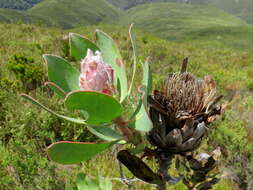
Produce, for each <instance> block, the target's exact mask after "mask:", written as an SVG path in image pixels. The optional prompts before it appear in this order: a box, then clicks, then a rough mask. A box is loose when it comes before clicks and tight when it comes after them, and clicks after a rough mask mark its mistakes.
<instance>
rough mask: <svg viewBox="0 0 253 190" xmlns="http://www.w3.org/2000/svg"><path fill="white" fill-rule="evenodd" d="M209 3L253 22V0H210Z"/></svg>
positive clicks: (250, 22)
mask: <svg viewBox="0 0 253 190" xmlns="http://www.w3.org/2000/svg"><path fill="white" fill-rule="evenodd" d="M208 3H210V4H211V5H214V6H216V7H218V8H221V9H223V10H225V11H227V12H229V13H231V14H233V15H236V16H238V17H240V18H241V19H243V20H245V21H247V22H248V23H249V24H253V1H252V0H209V1H208Z"/></svg>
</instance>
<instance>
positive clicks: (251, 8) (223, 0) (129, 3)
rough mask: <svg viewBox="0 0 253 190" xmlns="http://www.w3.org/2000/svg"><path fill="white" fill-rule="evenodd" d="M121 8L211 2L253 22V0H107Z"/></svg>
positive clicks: (210, 3)
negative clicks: (156, 4) (141, 5)
mask: <svg viewBox="0 0 253 190" xmlns="http://www.w3.org/2000/svg"><path fill="white" fill-rule="evenodd" d="M107 1H108V2H110V3H111V4H113V5H114V6H116V7H119V8H121V9H130V8H132V7H134V6H137V5H140V4H145V3H157V2H177V3H187V4H209V5H213V6H215V7H217V8H220V9H223V10H225V11H226V12H228V13H231V14H233V15H235V16H238V17H240V18H242V19H243V20H245V21H247V22H248V23H250V24H253V0H107Z"/></svg>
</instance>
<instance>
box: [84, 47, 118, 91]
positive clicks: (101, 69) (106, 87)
mask: <svg viewBox="0 0 253 190" xmlns="http://www.w3.org/2000/svg"><path fill="white" fill-rule="evenodd" d="M113 80H114V71H113V69H112V67H111V66H110V65H108V64H106V63H104V61H103V59H102V56H101V54H100V52H99V51H96V52H95V54H94V53H93V52H92V51H91V50H90V49H88V51H87V56H86V57H85V58H84V59H83V60H82V62H81V75H80V77H79V86H80V89H81V90H90V91H97V92H102V93H105V94H108V95H112V94H113V92H114V88H113Z"/></svg>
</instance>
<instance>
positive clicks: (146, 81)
mask: <svg viewBox="0 0 253 190" xmlns="http://www.w3.org/2000/svg"><path fill="white" fill-rule="evenodd" d="M142 68H143V79H142V85H143V86H145V87H146V99H147V95H148V94H150V93H151V92H152V75H151V72H150V69H149V62H148V61H145V62H144V63H142ZM145 103H147V102H145Z"/></svg>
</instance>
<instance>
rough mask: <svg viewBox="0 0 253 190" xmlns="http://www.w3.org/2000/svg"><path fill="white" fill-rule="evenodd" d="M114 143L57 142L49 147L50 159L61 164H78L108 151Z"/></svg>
mask: <svg viewBox="0 0 253 190" xmlns="http://www.w3.org/2000/svg"><path fill="white" fill-rule="evenodd" d="M113 144H114V142H113V143H101V144H96V143H80V142H66V141H62V142H57V143H54V144H52V145H50V146H49V147H48V154H49V156H50V158H51V159H52V160H53V161H55V162H57V163H60V164H78V163H80V162H83V161H86V160H89V159H91V158H92V157H94V156H96V155H97V154H99V153H101V152H102V151H104V150H106V149H107V148H109V147H110V146H112V145H113Z"/></svg>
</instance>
